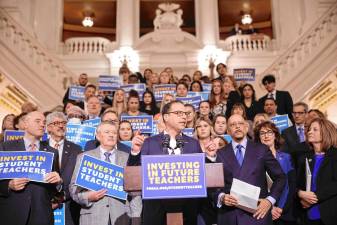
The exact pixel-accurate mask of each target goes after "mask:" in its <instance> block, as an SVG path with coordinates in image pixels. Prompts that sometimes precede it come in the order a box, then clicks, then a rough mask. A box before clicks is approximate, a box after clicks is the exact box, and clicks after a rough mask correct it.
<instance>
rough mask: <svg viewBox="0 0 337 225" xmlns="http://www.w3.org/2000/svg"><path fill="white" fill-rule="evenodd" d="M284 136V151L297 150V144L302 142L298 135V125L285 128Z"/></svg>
mask: <svg viewBox="0 0 337 225" xmlns="http://www.w3.org/2000/svg"><path fill="white" fill-rule="evenodd" d="M282 137H283V139H284V141H285V142H284V146H283V149H284V151H286V152H288V153H292V152H293V151H296V149H295V146H296V145H297V144H299V143H300V138H299V137H298V134H297V131H296V126H295V125H294V126H291V127H288V128H287V129H285V130H284V131H283V132H282Z"/></svg>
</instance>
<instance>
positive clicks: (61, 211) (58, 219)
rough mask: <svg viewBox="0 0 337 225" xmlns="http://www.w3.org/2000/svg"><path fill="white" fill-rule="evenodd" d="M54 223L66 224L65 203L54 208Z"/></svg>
mask: <svg viewBox="0 0 337 225" xmlns="http://www.w3.org/2000/svg"><path fill="white" fill-rule="evenodd" d="M54 225H65V204H64V203H63V204H61V205H60V207H59V208H57V209H55V210H54Z"/></svg>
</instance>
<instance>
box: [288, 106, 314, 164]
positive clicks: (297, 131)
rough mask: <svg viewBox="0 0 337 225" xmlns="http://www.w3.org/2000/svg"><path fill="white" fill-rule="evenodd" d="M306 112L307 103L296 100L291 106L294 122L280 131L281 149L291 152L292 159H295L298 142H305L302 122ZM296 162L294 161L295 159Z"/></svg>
mask: <svg viewBox="0 0 337 225" xmlns="http://www.w3.org/2000/svg"><path fill="white" fill-rule="evenodd" d="M307 113H308V105H307V104H305V103H304V102H298V103H296V104H294V107H293V112H292V114H293V118H294V122H295V124H294V125H293V126H291V127H288V128H287V129H285V130H284V131H283V132H282V137H283V139H284V140H285V143H284V146H283V150H284V151H286V152H288V153H289V154H291V155H292V156H293V158H294V160H296V159H297V154H298V153H299V152H296V151H298V146H297V145H298V144H299V143H302V142H305V129H304V123H305V120H306V117H307ZM295 162H296V161H295Z"/></svg>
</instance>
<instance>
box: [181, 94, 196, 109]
mask: <svg viewBox="0 0 337 225" xmlns="http://www.w3.org/2000/svg"><path fill="white" fill-rule="evenodd" d="M176 100H179V101H182V102H183V103H184V104H191V105H193V107H194V109H195V110H199V104H200V102H201V96H193V97H177V98H176Z"/></svg>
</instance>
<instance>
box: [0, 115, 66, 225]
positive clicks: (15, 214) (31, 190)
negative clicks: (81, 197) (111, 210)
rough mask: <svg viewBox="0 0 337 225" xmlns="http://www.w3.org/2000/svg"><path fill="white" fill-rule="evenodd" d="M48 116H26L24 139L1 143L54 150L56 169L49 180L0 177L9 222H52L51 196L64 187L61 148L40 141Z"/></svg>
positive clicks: (0, 204) (0, 206) (0, 208)
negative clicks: (60, 161) (61, 174)
mask: <svg viewBox="0 0 337 225" xmlns="http://www.w3.org/2000/svg"><path fill="white" fill-rule="evenodd" d="M45 123H46V120H45V117H44V115H43V114H42V113H41V112H37V111H34V112H30V113H28V114H27V115H26V116H25V119H24V128H25V134H24V138H23V140H16V141H7V142H4V143H1V144H0V151H47V152H52V153H54V161H53V169H52V170H53V172H51V173H49V174H47V175H46V177H45V182H46V183H38V182H33V181H29V180H28V179H27V178H18V179H12V180H1V181H0V218H1V223H3V224H6V225H53V224H54V216H53V210H52V205H51V200H52V198H53V197H54V196H55V194H56V193H57V192H59V191H60V190H61V189H62V185H61V184H62V179H61V178H60V176H59V173H58V172H57V171H58V170H59V169H58V168H59V167H58V160H59V159H58V152H57V151H56V150H55V149H53V148H51V147H50V146H48V145H47V144H45V143H43V142H40V139H41V137H42V136H43V134H44V127H45Z"/></svg>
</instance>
